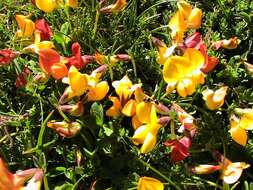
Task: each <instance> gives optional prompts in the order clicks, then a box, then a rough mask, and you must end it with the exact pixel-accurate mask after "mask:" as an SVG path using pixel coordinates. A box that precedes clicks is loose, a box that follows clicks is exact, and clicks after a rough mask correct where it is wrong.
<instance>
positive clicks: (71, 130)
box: [47, 121, 82, 138]
mask: <svg viewBox="0 0 253 190" xmlns="http://www.w3.org/2000/svg"><path fill="white" fill-rule="evenodd" d="M47 126H48V127H49V128H52V129H54V130H55V131H56V132H57V133H58V134H59V135H60V136H62V137H66V138H71V137H74V136H76V135H77V133H78V132H79V131H80V130H81V128H82V126H81V124H80V123H78V122H66V121H50V122H48V123H47Z"/></svg>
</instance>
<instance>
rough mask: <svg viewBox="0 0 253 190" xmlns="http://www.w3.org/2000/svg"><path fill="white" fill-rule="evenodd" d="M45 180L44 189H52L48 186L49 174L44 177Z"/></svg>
mask: <svg viewBox="0 0 253 190" xmlns="http://www.w3.org/2000/svg"><path fill="white" fill-rule="evenodd" d="M43 181H44V189H45V190H50V189H49V186H48V181H47V176H44V177H43Z"/></svg>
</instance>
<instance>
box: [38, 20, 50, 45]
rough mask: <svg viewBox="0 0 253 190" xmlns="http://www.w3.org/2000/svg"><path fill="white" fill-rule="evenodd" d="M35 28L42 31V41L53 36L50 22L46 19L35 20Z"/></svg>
mask: <svg viewBox="0 0 253 190" xmlns="http://www.w3.org/2000/svg"><path fill="white" fill-rule="evenodd" d="M35 29H36V30H38V31H40V39H41V41H44V40H50V38H51V37H52V36H53V32H52V29H51V27H50V26H49V24H48V23H47V21H46V20H45V19H40V20H37V21H36V22H35Z"/></svg>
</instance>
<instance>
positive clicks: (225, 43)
mask: <svg viewBox="0 0 253 190" xmlns="http://www.w3.org/2000/svg"><path fill="white" fill-rule="evenodd" d="M240 42H241V41H240V40H239V39H238V38H237V37H233V38H230V39H228V40H226V39H225V40H219V41H216V42H214V43H213V44H212V48H213V49H214V50H218V49H220V48H221V47H223V48H225V49H236V48H237V46H238V45H239V43H240Z"/></svg>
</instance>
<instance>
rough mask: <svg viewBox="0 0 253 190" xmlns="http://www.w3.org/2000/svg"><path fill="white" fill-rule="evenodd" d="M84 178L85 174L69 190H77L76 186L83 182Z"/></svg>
mask: <svg viewBox="0 0 253 190" xmlns="http://www.w3.org/2000/svg"><path fill="white" fill-rule="evenodd" d="M85 176H86V174H84V175H82V177H80V178H79V179H78V181H77V182H76V183H75V184H74V186H73V187H72V189H71V190H75V189H76V188H77V185H78V184H79V183H80V182H81V181H82V180H83V178H85Z"/></svg>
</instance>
